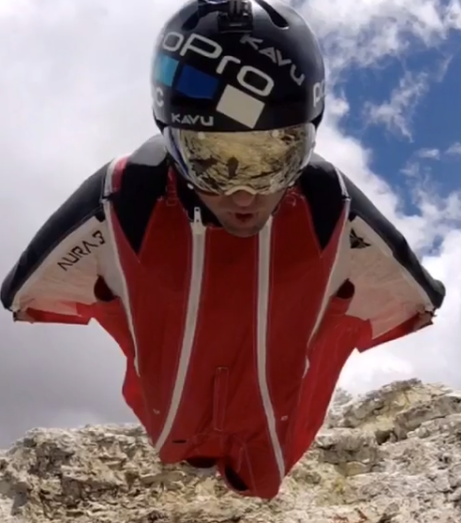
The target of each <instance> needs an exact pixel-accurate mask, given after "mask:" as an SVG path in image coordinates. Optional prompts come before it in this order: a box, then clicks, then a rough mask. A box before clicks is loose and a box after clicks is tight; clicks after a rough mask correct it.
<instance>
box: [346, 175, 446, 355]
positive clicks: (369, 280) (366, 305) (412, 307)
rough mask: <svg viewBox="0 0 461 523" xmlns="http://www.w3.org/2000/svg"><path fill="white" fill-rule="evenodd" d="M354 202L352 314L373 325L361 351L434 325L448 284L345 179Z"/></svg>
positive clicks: (352, 224)
mask: <svg viewBox="0 0 461 523" xmlns="http://www.w3.org/2000/svg"><path fill="white" fill-rule="evenodd" d="M343 177H344V181H345V184H346V187H347V191H348V193H349V195H350V198H351V208H350V216H349V219H350V227H351V229H350V230H351V273H352V280H353V281H354V284H355V287H356V291H357V292H356V295H355V297H354V300H353V301H352V303H351V306H350V309H349V311H348V314H350V315H352V316H357V317H359V318H361V319H364V320H366V321H368V323H369V326H370V329H369V335H368V336H366V337H365V338H364V339H363V341H362V343H361V345H360V346H359V347H358V348H359V350H361V351H364V350H367V349H370V348H372V347H376V346H377V345H381V344H382V343H385V342H388V341H391V340H395V339H397V338H401V337H402V336H405V335H407V334H409V333H411V332H415V331H416V330H420V329H421V328H424V327H425V326H428V325H431V324H432V321H433V317H434V315H435V313H436V311H437V309H439V308H440V307H441V306H442V303H443V301H444V298H445V292H446V291H445V286H444V284H443V283H442V282H441V281H439V280H437V279H435V278H434V277H433V276H432V275H431V274H430V273H429V272H428V270H427V269H426V268H425V267H423V265H422V264H421V262H420V261H419V259H418V257H417V256H416V254H415V252H414V251H413V250H412V249H411V247H410V246H409V244H408V242H407V240H406V239H405V238H404V236H403V235H402V234H401V233H400V232H399V231H398V229H397V228H396V227H395V226H394V225H393V224H392V223H391V222H390V221H389V220H388V219H387V218H386V217H385V216H384V215H383V214H382V213H381V212H380V211H379V210H378V209H377V207H376V206H375V205H374V204H373V203H372V202H371V200H370V199H369V198H367V197H366V196H365V194H364V193H363V192H362V191H361V190H360V189H359V188H358V187H357V186H356V185H355V184H354V183H353V182H352V181H351V180H350V179H349V178H347V176H344V175H343Z"/></svg>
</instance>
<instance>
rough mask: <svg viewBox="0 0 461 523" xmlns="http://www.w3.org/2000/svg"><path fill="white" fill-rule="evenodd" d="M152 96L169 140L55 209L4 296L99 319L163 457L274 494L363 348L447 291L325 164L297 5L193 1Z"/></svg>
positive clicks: (317, 56)
mask: <svg viewBox="0 0 461 523" xmlns="http://www.w3.org/2000/svg"><path fill="white" fill-rule="evenodd" d="M151 89H152V110H153V116H154V119H155V123H156V125H157V127H158V129H159V130H160V133H158V134H154V135H153V136H151V137H149V138H148V139H147V140H146V141H145V142H144V143H142V144H141V145H140V147H139V148H138V149H136V150H135V151H133V152H131V153H130V154H129V155H125V156H121V157H119V158H114V159H112V160H111V161H109V162H107V163H105V164H104V165H103V166H102V167H101V168H99V169H98V170H97V171H96V172H95V173H94V174H93V175H91V176H90V177H89V178H88V179H86V181H84V182H83V184H82V185H81V186H80V187H79V188H78V189H77V190H75V192H74V193H73V194H72V195H71V196H70V197H69V198H68V200H67V201H65V202H64V203H63V205H62V206H61V207H60V208H58V209H57V210H56V211H55V213H54V214H53V215H52V216H51V217H50V218H49V219H48V220H47V221H46V223H45V224H44V225H43V226H42V228H41V229H40V230H39V231H38V232H37V234H36V236H35V237H34V238H33V239H32V240H31V242H30V244H29V245H28V246H27V247H26V249H25V251H24V252H23V254H22V255H21V256H20V259H19V261H18V262H17V264H16V265H15V266H14V267H13V268H12V270H11V272H10V273H9V274H8V275H7V277H6V278H5V280H4V282H3V285H2V289H1V300H2V303H3V306H4V307H5V308H6V309H8V310H9V311H11V312H12V317H13V318H14V320H15V321H26V322H39V323H42V322H48V323H64V324H81V325H86V324H88V323H89V322H90V321H91V320H95V321H96V322H98V323H99V324H100V325H101V326H102V327H103V328H104V329H105V330H106V331H107V332H108V333H109V334H110V335H111V336H112V338H113V339H114V340H115V341H116V342H117V343H118V344H119V346H120V347H121V349H122V351H123V353H124V355H125V357H126V365H127V366H126V376H125V379H124V383H123V396H124V398H125V400H126V402H127V404H128V405H129V407H130V408H131V409H132V410H133V412H134V413H135V414H136V416H137V417H138V418H139V420H140V422H141V423H142V425H143V426H144V427H145V429H146V433H147V435H148V437H149V439H150V440H151V441H152V445H153V446H154V447H155V448H156V449H157V451H158V455H159V457H160V459H161V460H162V462H164V463H169V464H173V463H186V462H187V463H189V465H191V466H193V467H195V468H200V467H208V466H210V467H215V470H216V473H217V474H218V475H219V476H220V477H221V480H222V481H224V482H225V484H226V486H227V488H229V489H230V490H231V491H234V492H236V493H239V494H240V495H241V496H253V497H259V498H261V499H271V498H273V497H275V496H276V495H277V494H278V492H279V491H280V488H281V486H282V484H283V480H284V478H285V477H286V476H287V474H288V473H289V472H290V470H291V469H292V468H293V467H294V466H295V464H296V463H297V462H299V460H300V459H301V458H302V456H303V454H304V453H305V452H306V451H307V450H308V449H309V448H310V446H311V445H312V442H313V440H314V438H315V436H316V434H317V432H318V431H319V429H320V427H321V426H322V424H323V422H324V418H325V415H326V412H327V409H328V407H329V403H330V401H331V398H332V395H333V393H334V390H335V386H336V384H337V381H338V378H339V375H340V372H341V370H342V368H343V366H344V365H345V363H346V361H347V360H348V358H349V356H350V355H351V353H352V352H353V351H354V350H355V349H358V350H359V351H361V352H363V351H366V350H369V349H371V348H372V347H376V346H378V345H382V344H383V343H385V342H389V341H391V340H396V339H401V338H402V337H404V336H406V335H409V334H410V333H412V332H415V331H417V330H419V329H421V328H423V327H426V326H428V325H431V324H432V323H433V318H434V315H435V313H436V311H437V309H439V308H440V307H441V305H442V302H443V299H444V296H445V288H444V286H443V284H442V283H441V282H440V281H437V280H436V279H434V278H433V277H432V276H431V275H430V274H429V273H428V272H427V270H425V269H424V267H423V266H422V265H421V263H420V262H419V261H418V259H417V257H416V255H415V253H414V252H413V251H412V250H411V248H410V247H409V245H408V243H407V242H406V240H405V239H404V237H403V236H402V234H401V233H400V232H399V231H398V230H396V228H395V227H394V226H393V225H392V224H391V223H390V222H389V221H388V220H387V219H386V218H385V217H384V216H383V215H382V214H381V213H380V211H379V210H378V209H377V208H376V207H375V206H374V205H373V203H372V202H371V201H370V200H369V199H368V198H367V197H366V196H365V195H364V194H363V192H362V191H361V190H360V189H359V188H358V187H357V186H356V185H355V184H354V183H353V182H352V181H351V180H350V179H349V178H348V177H347V176H346V175H345V174H344V173H342V172H341V171H340V170H339V169H337V168H336V167H335V166H334V165H333V164H332V163H330V162H328V161H327V160H326V159H324V158H322V157H321V156H319V155H318V154H316V153H315V152H314V147H315V141H316V133H317V130H318V128H319V126H320V124H321V121H322V118H323V115H324V111H325V65H324V61H323V58H322V54H321V50H320V47H319V44H318V41H317V40H316V37H315V35H314V33H313V31H312V30H311V28H310V27H309V26H308V24H307V23H306V22H305V21H304V20H303V18H302V17H301V16H300V15H299V14H298V13H297V12H296V11H295V10H293V8H291V7H289V6H288V5H285V4H283V3H279V2H278V1H276V0H271V1H269V0H198V1H197V0H189V1H188V2H187V3H185V4H183V5H182V6H181V7H180V9H178V10H177V11H176V12H175V13H174V14H173V15H172V16H171V18H170V19H169V20H168V21H167V22H166V23H165V25H164V27H163V29H162V31H161V33H160V36H159V38H158V39H157V41H156V43H155V49H154V53H153V61H152V71H151ZM95 365H100V363H98V362H97V355H96V354H95ZM103 373H104V367H103V366H101V374H103Z"/></svg>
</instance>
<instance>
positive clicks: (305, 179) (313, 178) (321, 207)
mask: <svg viewBox="0 0 461 523" xmlns="http://www.w3.org/2000/svg"><path fill="white" fill-rule="evenodd" d="M299 185H300V187H301V191H302V194H303V196H304V197H305V198H306V200H307V202H308V204H309V208H310V212H311V215H312V221H313V225H314V230H315V232H316V235H317V238H318V241H319V245H320V247H321V248H322V249H324V248H325V247H326V246H327V245H328V242H329V241H330V238H331V236H332V234H333V232H334V230H335V227H336V225H337V223H338V220H339V218H340V216H341V212H342V211H343V208H344V199H345V196H346V195H345V194H344V192H343V188H342V186H341V183H340V180H339V177H338V174H337V171H336V170H335V168H334V167H333V166H332V165H331V164H330V163H328V162H326V161H325V160H323V158H321V157H320V156H318V155H317V154H314V155H313V157H312V160H311V162H310V163H309V165H308V166H307V167H306V168H305V169H304V172H303V174H302V175H301V176H300V178H299Z"/></svg>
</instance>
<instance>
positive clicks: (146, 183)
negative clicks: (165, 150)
mask: <svg viewBox="0 0 461 523" xmlns="http://www.w3.org/2000/svg"><path fill="white" fill-rule="evenodd" d="M168 169H169V165H168V162H167V160H165V161H164V162H162V163H161V164H159V165H156V166H152V165H140V164H136V163H133V162H130V161H128V162H127V164H126V166H125V170H124V172H123V175H122V183H121V187H120V190H119V191H118V192H117V193H115V194H114V195H113V196H112V198H111V199H112V203H113V206H114V210H115V213H116V215H117V218H118V220H119V222H120V226H121V228H122V230H123V232H124V234H125V236H126V238H127V240H128V242H129V244H130V245H131V247H132V249H133V250H134V251H135V252H136V253H138V252H139V250H140V249H141V246H142V242H143V239H144V234H145V232H146V228H147V226H148V224H149V219H150V217H151V215H152V212H153V210H154V207H155V204H156V202H157V200H158V199H159V198H160V197H162V196H164V195H165V192H166V188H167V180H168Z"/></svg>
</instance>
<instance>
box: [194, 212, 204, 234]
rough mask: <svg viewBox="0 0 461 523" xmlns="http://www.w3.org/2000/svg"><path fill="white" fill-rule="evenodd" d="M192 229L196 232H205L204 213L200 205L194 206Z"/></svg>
mask: <svg viewBox="0 0 461 523" xmlns="http://www.w3.org/2000/svg"><path fill="white" fill-rule="evenodd" d="M192 231H193V233H194V234H205V231H206V227H205V226H204V225H203V222H202V213H201V212H200V207H194V221H193V223H192Z"/></svg>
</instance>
